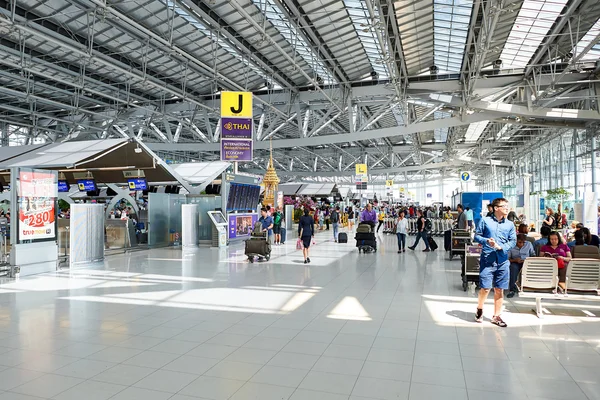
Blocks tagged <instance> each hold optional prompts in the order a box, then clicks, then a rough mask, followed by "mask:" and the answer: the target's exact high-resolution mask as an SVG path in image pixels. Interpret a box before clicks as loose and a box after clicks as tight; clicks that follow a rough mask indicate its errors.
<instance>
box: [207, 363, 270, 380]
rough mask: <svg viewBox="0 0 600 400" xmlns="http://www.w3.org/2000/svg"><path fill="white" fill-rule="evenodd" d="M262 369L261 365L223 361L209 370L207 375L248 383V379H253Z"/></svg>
mask: <svg viewBox="0 0 600 400" xmlns="http://www.w3.org/2000/svg"><path fill="white" fill-rule="evenodd" d="M260 368H261V366H260V365H259V364H250V363H242V362H234V361H221V362H220V363H218V364H217V365H215V366H214V367H212V368H211V369H209V370H208V371H207V372H206V373H205V375H206V376H212V377H215V378H223V379H235V380H240V381H247V380H248V379H250V378H252V376H253V375H254V374H256V373H257V372H258V370H260Z"/></svg>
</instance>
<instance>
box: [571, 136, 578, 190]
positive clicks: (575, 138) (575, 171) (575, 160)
mask: <svg viewBox="0 0 600 400" xmlns="http://www.w3.org/2000/svg"><path fill="white" fill-rule="evenodd" d="M578 141H579V137H578V135H577V129H573V139H572V143H573V146H572V147H573V177H574V180H575V201H577V200H579V165H578V164H579V158H578V153H579V152H578V151H577V147H578V145H577V142H578Z"/></svg>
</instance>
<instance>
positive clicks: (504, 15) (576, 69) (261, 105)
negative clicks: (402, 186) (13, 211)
mask: <svg viewBox="0 0 600 400" xmlns="http://www.w3.org/2000/svg"><path fill="white" fill-rule="evenodd" d="M599 57H600V2H598V0H487V1H481V0H231V1H221V0H133V1H119V0H44V1H42V0H0V145H2V146H8V145H22V144H39V143H47V142H66V141H78V140H90V139H98V140H103V139H109V138H137V139H140V140H142V141H143V142H144V143H146V144H147V145H148V147H149V148H151V149H153V150H154V151H156V152H158V153H159V154H160V155H161V156H162V157H163V158H168V159H171V160H175V161H182V162H185V161H191V160H196V161H210V160H218V159H219V143H218V141H219V130H220V129H219V124H220V122H219V115H220V98H219V93H220V92H221V91H222V90H233V91H252V92H253V93H254V94H255V96H254V130H255V132H254V134H255V146H254V147H255V150H254V162H251V163H244V164H240V165H239V169H240V171H247V172H254V173H262V172H264V170H265V168H266V166H267V161H268V152H269V147H270V145H271V144H272V147H273V151H274V161H275V164H276V168H277V169H278V173H279V174H280V176H282V177H283V178H284V180H285V181H294V180H297V179H310V178H315V177H321V179H323V180H331V181H334V180H335V181H340V182H352V175H353V170H354V164H355V163H358V162H366V163H367V164H368V165H369V172H370V174H372V175H373V176H374V177H375V178H376V179H385V178H386V177H389V178H390V179H395V181H396V182H401V181H402V180H403V179H406V180H411V179H414V180H417V179H420V180H423V179H433V178H436V177H438V178H439V177H443V176H457V173H458V171H460V170H461V169H462V168H468V169H469V170H472V171H477V172H479V173H485V172H486V171H488V170H490V169H491V168H493V167H494V166H495V167H505V168H511V167H512V166H514V165H515V163H518V161H519V160H518V158H517V156H518V155H522V154H523V153H524V152H527V151H530V150H531V149H532V148H535V146H536V144H537V143H539V142H540V140H542V139H541V138H545V137H556V135H560V134H561V132H564V131H565V130H570V131H572V130H573V129H576V130H578V129H580V130H582V132H583V131H585V132H586V135H588V136H589V135H596V134H598V133H600V130H599V129H598V126H599V122H600V113H599V109H598V104H599V102H598V100H599V98H598V97H599V95H600V86H599V84H598V83H599V82H600V80H599V78H600V61H599Z"/></svg>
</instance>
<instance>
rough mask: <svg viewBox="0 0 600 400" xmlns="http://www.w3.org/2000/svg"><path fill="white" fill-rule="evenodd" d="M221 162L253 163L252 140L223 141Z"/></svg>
mask: <svg viewBox="0 0 600 400" xmlns="http://www.w3.org/2000/svg"><path fill="white" fill-rule="evenodd" d="M221 161H252V140H236V139H221Z"/></svg>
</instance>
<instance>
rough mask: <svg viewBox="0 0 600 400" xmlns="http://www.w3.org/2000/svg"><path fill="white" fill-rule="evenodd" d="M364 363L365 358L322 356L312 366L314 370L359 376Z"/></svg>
mask: <svg viewBox="0 0 600 400" xmlns="http://www.w3.org/2000/svg"><path fill="white" fill-rule="evenodd" d="M363 364H364V361H363V360H351V359H347V358H337V357H327V356H322V357H321V358H319V360H318V361H317V363H316V364H315V365H314V366H313V367H312V370H313V371H321V372H331V373H334V374H346V375H353V376H358V374H359V373H360V370H361V369H362V367H363Z"/></svg>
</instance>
